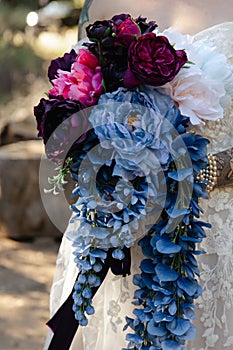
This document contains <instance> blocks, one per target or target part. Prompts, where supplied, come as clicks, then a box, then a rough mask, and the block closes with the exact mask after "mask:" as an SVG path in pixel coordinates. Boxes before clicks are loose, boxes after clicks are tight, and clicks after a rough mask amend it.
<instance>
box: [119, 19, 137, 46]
mask: <svg viewBox="0 0 233 350" xmlns="http://www.w3.org/2000/svg"><path fill="white" fill-rule="evenodd" d="M140 35H141V30H140V28H139V26H138V25H137V24H136V22H135V21H134V20H133V19H132V18H127V19H126V20H125V21H123V22H121V24H120V25H118V26H117V28H116V44H120V45H125V46H127V47H129V45H130V44H131V43H132V41H135V40H137V38H138V37H139V36H140Z"/></svg>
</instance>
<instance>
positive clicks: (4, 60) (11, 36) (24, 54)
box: [0, 0, 43, 103]
mask: <svg viewBox="0 0 233 350" xmlns="http://www.w3.org/2000/svg"><path fill="white" fill-rule="evenodd" d="M36 3H37V2H36V1H29V0H27V1H21V2H20V3H19V1H0V75H1V84H0V103H4V102H8V101H9V100H10V99H11V97H12V92H13V91H14V90H16V89H17V88H19V89H23V88H25V89H26V87H27V79H26V77H27V75H28V74H35V75H38V74H39V73H40V72H41V69H42V63H43V62H42V60H41V59H40V58H39V57H36V55H35V53H34V51H33V49H32V48H31V47H30V45H28V44H27V43H26V42H25V41H24V34H25V33H24V31H25V26H26V16H27V13H28V12H29V11H31V10H34V9H35V4H36Z"/></svg>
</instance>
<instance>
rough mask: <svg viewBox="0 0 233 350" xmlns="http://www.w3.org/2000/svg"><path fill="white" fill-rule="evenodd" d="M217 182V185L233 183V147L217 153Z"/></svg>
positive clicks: (230, 184)
mask: <svg viewBox="0 0 233 350" xmlns="http://www.w3.org/2000/svg"><path fill="white" fill-rule="evenodd" d="M215 156H216V162H217V184H216V187H223V186H232V185H233V148H231V149H228V150H226V151H223V152H219V153H217V154H216V155H215Z"/></svg>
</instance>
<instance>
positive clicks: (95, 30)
mask: <svg viewBox="0 0 233 350" xmlns="http://www.w3.org/2000/svg"><path fill="white" fill-rule="evenodd" d="M113 26H114V23H113V22H112V21H111V20H104V21H95V22H94V23H93V24H90V25H89V26H88V27H87V28H86V32H87V36H88V38H89V39H90V40H91V41H99V40H101V39H103V38H106V37H107V36H109V35H110V36H111V34H112V28H113Z"/></svg>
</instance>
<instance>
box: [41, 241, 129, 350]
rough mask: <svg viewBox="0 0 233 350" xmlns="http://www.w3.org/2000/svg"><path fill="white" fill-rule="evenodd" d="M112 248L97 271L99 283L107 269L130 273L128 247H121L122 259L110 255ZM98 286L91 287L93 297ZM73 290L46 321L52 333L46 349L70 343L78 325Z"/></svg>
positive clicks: (63, 347) (56, 349)
mask: <svg viewBox="0 0 233 350" xmlns="http://www.w3.org/2000/svg"><path fill="white" fill-rule="evenodd" d="M113 250H114V249H109V250H108V253H107V258H106V259H105V262H104V264H103V267H102V270H101V271H100V272H99V273H98V276H99V277H100V279H101V284H102V283H103V281H104V279H105V277H106V275H107V273H108V270H109V269H111V270H112V273H113V274H114V275H123V276H126V275H129V274H130V265H131V255H130V248H126V247H124V248H123V252H124V254H125V257H124V259H122V260H117V259H114V258H113V257H112V252H113ZM101 284H100V285H101ZM99 287H100V286H99ZM99 287H95V288H93V289H92V292H93V297H94V295H95V294H96V292H97V290H98V289H99ZM73 292H74V289H73V290H72V292H71V293H70V295H69V297H68V298H67V299H66V301H65V302H64V303H63V304H62V306H61V307H60V308H59V309H58V311H57V312H56V313H55V315H54V316H53V317H52V318H51V319H50V320H49V321H48V322H47V325H48V326H49V327H50V328H51V330H52V331H53V333H54V335H53V338H52V340H51V343H50V345H49V348H48V350H69V348H70V345H71V343H72V341H73V338H74V336H75V333H76V331H77V329H78V326H79V322H78V321H77V320H76V319H75V317H74V312H73V310H72V306H73V303H74V301H73V297H72V294H73Z"/></svg>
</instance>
